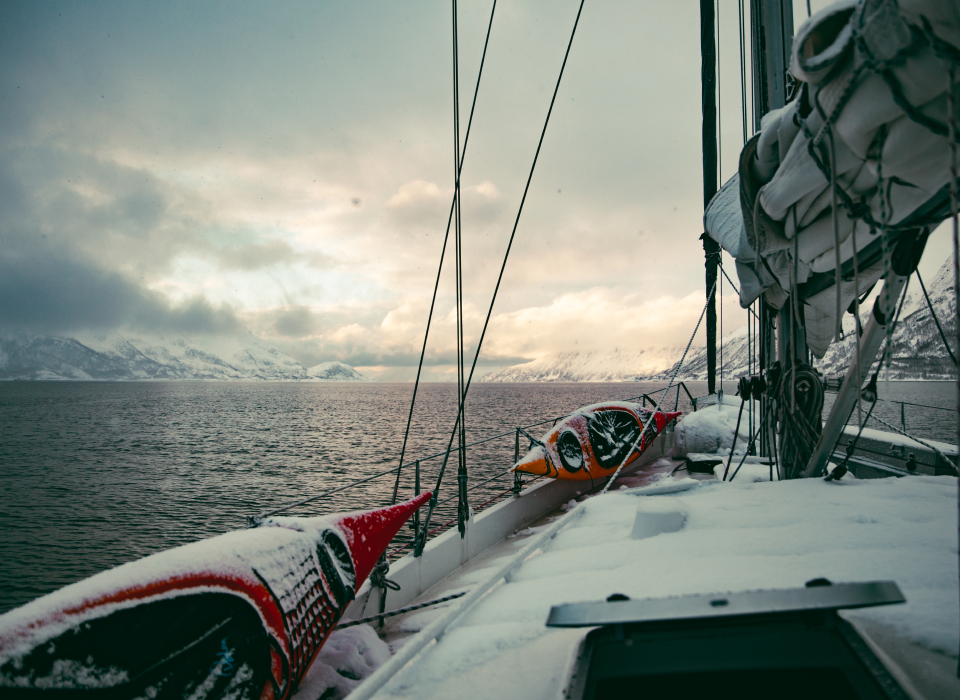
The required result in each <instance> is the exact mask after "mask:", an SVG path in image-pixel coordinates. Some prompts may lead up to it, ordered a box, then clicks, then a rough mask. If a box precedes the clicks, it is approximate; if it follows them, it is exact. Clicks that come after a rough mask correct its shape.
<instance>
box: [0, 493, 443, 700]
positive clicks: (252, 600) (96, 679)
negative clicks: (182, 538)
mask: <svg viewBox="0 0 960 700" xmlns="http://www.w3.org/2000/svg"><path fill="white" fill-rule="evenodd" d="M429 498H430V493H429V492H428V493H424V494H421V495H420V496H418V497H417V498H414V499H412V500H410V501H407V502H405V503H400V504H398V505H395V506H391V507H389V508H380V509H377V510H371V511H364V512H357V513H348V514H345V515H334V516H329V517H322V518H295V517H278V518H268V519H266V520H264V521H263V523H262V524H261V525H260V527H257V528H254V529H249V530H240V531H237V532H230V533H227V534H225V535H220V536H219V537H213V538H211V539H208V540H203V541H201V542H195V543H193V544H188V545H185V546H183V547H178V548H176V549H172V550H169V551H167V552H161V553H159V554H154V555H152V556H149V557H146V558H144V559H141V560H139V561H136V562H131V563H129V564H124V565H123V566H119V567H117V568H115V569H111V570H110V571H105V572H103V573H101V574H98V575H96V576H93V577H91V578H89V579H86V580H85V581H80V582H79V583H75V584H73V585H71V586H67V587H66V588H63V589H61V590H59V591H57V592H55V593H51V594H50V595H47V596H44V597H43V598H39V599H38V600H35V601H33V602H32V603H28V604H27V605H24V606H23V607H21V608H18V609H16V610H12V611H10V612H8V613H6V614H4V615H2V616H0V695H2V696H3V697H5V698H17V697H36V696H37V695H38V694H42V695H44V696H47V695H55V696H57V697H60V696H70V697H73V696H82V697H84V698H93V697H100V696H103V697H107V696H109V697H110V698H149V700H155V699H156V698H167V697H170V698H173V697H176V698H196V699H197V700H201V699H204V700H213V699H214V698H230V699H231V700H243V699H246V700H257V699H261V700H271V699H272V700H284V699H285V698H289V697H290V696H291V695H292V694H293V692H294V691H295V690H296V688H297V686H298V684H299V682H300V680H301V679H302V678H303V677H304V675H305V674H306V672H307V670H308V669H309V668H310V664H311V663H312V662H313V660H314V658H315V657H316V655H317V652H318V651H319V650H320V647H321V646H323V643H324V642H325V641H326V639H327V636H328V635H329V634H330V632H331V631H333V629H334V627H335V626H336V624H337V622H338V621H339V619H340V616H341V615H342V614H343V612H344V611H345V610H346V608H347V606H348V605H349V604H350V602H351V601H352V600H353V599H354V597H355V595H356V593H357V590H358V589H359V588H360V585H361V584H362V583H363V582H364V581H365V580H366V578H367V576H368V575H369V574H370V572H371V571H372V570H373V567H374V565H375V564H376V562H377V559H379V558H380V555H381V554H382V553H383V552H384V550H385V549H386V547H387V545H388V544H389V543H390V540H392V539H393V537H394V535H396V534H397V532H398V531H399V530H400V528H401V526H402V525H403V523H404V522H406V521H407V519H408V518H409V517H410V516H411V515H412V514H413V512H414V511H415V510H416V509H417V508H419V507H420V506H421V505H423V504H424V503H425V502H426V501H427V500H428V499H429Z"/></svg>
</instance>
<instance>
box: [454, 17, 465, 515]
mask: <svg viewBox="0 0 960 700" xmlns="http://www.w3.org/2000/svg"><path fill="white" fill-rule="evenodd" d="M451 4H452V11H451V17H452V21H453V29H452V31H453V135H454V136H453V140H454V157H453V178H454V197H455V198H456V223H455V225H454V260H455V266H454V267H455V275H454V284H455V285H456V294H455V296H456V314H457V324H456V333H457V403H458V404H459V403H460V402H461V401H462V400H463V364H464V348H463V221H462V219H461V200H462V191H461V190H460V187H459V182H458V181H459V179H460V64H459V44H458V34H457V24H458V22H457V0H451ZM465 444H466V439H465V427H464V424H463V422H461V424H460V431H459V447H460V449H459V450H458V452H457V463H458V470H457V471H458V480H459V481H461V482H462V481H463V479H462V478H461V477H462V475H463V471H464V469H465V468H466V449H465V448H464V445H465ZM463 487H464V485H463V484H462V483H461V484H460V489H459V493H460V495H461V501H462V497H463V496H465V494H464V493H463ZM462 506H463V503H462V502H461V503H460V504H459V507H460V508H461V509H462ZM458 515H459V514H458Z"/></svg>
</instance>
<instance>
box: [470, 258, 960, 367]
mask: <svg viewBox="0 0 960 700" xmlns="http://www.w3.org/2000/svg"><path fill="white" fill-rule="evenodd" d="M927 291H928V292H929V293H930V301H931V304H932V305H933V308H934V311H935V312H936V315H937V318H938V319H939V321H940V324H941V325H942V327H943V331H944V334H945V335H946V337H947V340H948V342H949V341H952V340H953V339H954V338H956V328H957V327H956V313H957V311H956V300H955V298H954V294H953V259H952V257H951V258H949V259H948V260H946V261H945V262H944V263H943V265H942V266H941V267H940V269H939V270H938V271H937V275H936V277H935V278H934V280H933V281H932V282H931V283H930V284H928V285H927ZM872 308H873V307H872V305H871V304H865V305H864V307H863V308H862V309H861V314H860V315H861V323H862V324H865V323H866V322H867V320H868V318H869V316H870V313H871V312H872ZM854 326H855V324H854V320H853V317H852V316H850V315H849V314H846V315H845V316H844V321H843V332H844V335H843V338H842V339H841V340H840V342H839V343H834V344H832V345H831V346H830V347H829V348H828V349H827V352H826V354H825V355H824V357H823V358H822V359H820V360H814V363H813V364H814V367H816V368H817V369H818V370H819V371H820V372H821V373H823V374H824V375H825V376H835V375H838V374H844V373H845V372H846V369H847V367H848V366H849V365H850V363H851V362H853V361H855V351H856V343H855V340H856V337H857V336H856V332H855V328H854ZM951 347H952V346H951ZM681 352H682V350H681V349H679V348H663V349H662V350H659V351H644V350H631V349H625V350H624V349H620V348H615V349H613V350H610V351H606V352H603V351H591V352H576V351H573V352H570V351H567V352H555V353H551V354H549V355H545V356H543V357H541V358H538V359H536V360H533V361H531V362H527V363H524V364H520V365H514V366H512V367H506V368H504V369H502V370H500V371H498V372H494V373H491V374H488V375H486V376H484V377H482V378H481V380H480V381H483V382H576V381H595V382H630V381H669V379H670V378H671V377H672V376H673V372H674V370H675V369H676V367H677V363H678V360H677V359H676V358H678V357H679V356H680V354H681ZM644 353H649V354H648V355H647V356H646V357H645V358H644V359H643V360H641V359H640V357H641V356H642V355H644ZM747 355H748V353H747V327H746V324H744V325H742V326H740V327H739V328H737V329H736V330H734V331H733V332H731V333H728V334H727V335H726V336H724V337H723V339H722V340H721V341H720V342H719V343H718V346H717V371H718V373H719V372H720V369H721V367H722V369H723V378H724V379H725V380H727V379H731V380H732V379H737V378H738V377H740V376H743V375H745V374H747V371H748V366H747ZM668 356H669V357H668ZM618 361H619V362H620V365H619V366H618V365H617V362H618ZM721 363H722V364H721ZM883 376H884V377H888V378H889V379H894V380H896V379H900V380H951V379H956V377H957V370H956V368H955V367H954V365H953V361H952V360H951V359H950V357H949V355H948V354H947V351H946V349H945V348H944V346H943V340H942V339H941V337H940V333H939V331H938V330H937V327H936V324H935V322H934V320H933V318H932V316H931V315H930V310H929V309H928V307H927V302H926V300H925V299H924V298H923V292H922V291H921V289H920V285H919V284H918V283H917V282H916V280H915V278H914V279H913V281H912V282H911V284H910V287H909V290H908V295H907V298H906V299H905V300H904V303H903V311H902V312H901V318H900V320H899V322H898V324H897V327H896V330H895V331H894V333H893V338H892V343H891V352H890V357H889V362H888V365H887V369H886V370H885V371H884V375H883ZM677 379H678V380H683V381H704V380H706V379H707V349H706V347H700V348H699V349H697V350H696V351H693V349H692V348H691V353H690V354H689V355H688V357H687V358H686V360H685V361H684V363H683V366H682V367H681V370H680V372H679V373H678V374H677Z"/></svg>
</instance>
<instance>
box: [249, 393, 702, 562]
mask: <svg viewBox="0 0 960 700" xmlns="http://www.w3.org/2000/svg"><path fill="white" fill-rule="evenodd" d="M673 388H676V390H677V391H676V397H675V400H674V410H678V409H679V406H680V392H681V390H682V391H683V392H684V393H685V394H686V396H687V398H688V400H689V402H690V404H691V405H692V407H693V410H694V411H696V410H697V402H698V399H702V398H704V397H702V396H693V395H692V394H691V393H690V390H689V389H688V388H687V386H686V384H685V383H684V382H678V383H676V384H674V385H673V386H666V387H664V388H662V389H657V390H655V391H651V392H646V393H643V394H640V395H638V396H633V397H630V398H627V399H622V400H623V401H632V402H640V403H641V404H642V405H644V406H646V405H648V404H649V405H651V406H653V407H656V405H657V401H656V400H655V399H656V398H657V397H659V395H660V394H662V393H663V392H666V391H669V390H671V389H673ZM664 403H667V402H666V401H664ZM570 415H571V413H565V414H563V415H560V416H557V417H556V418H547V419H545V420H541V421H537V422H535V423H530V424H528V425H523V426H517V427H515V428H513V429H512V430H508V431H505V432H501V433H497V434H495V435H490V436H488V437H485V438H481V439H479V440H475V441H473V442H470V443H467V444H466V445H464V448H469V447H475V446H477V445H482V444H484V443H489V442H492V441H494V440H502V439H503V438H506V437H509V436H511V435H512V436H513V437H514V449H513V463H512V464H511V466H510V467H509V468H507V469H505V470H503V471H500V472H498V473H496V474H495V475H493V476H490V477H488V478H485V479H484V480H482V481H479V482H477V483H475V484H472V485H471V486H470V487H469V488H468V489H467V493H470V492H471V491H474V490H475V489H477V488H480V487H482V486H485V485H487V484H490V483H491V482H493V481H496V480H498V479H503V478H504V477H507V476H508V475H509V474H510V473H511V470H512V469H513V464H516V463H517V461H519V459H520V445H521V436H522V435H524V434H525V433H526V431H528V430H530V429H533V428H538V427H540V426H544V425H547V424H553V425H556V424H557V423H558V422H559V421H561V420H563V419H564V418H566V417H568V416H570ZM460 449H461V448H460V447H459V446H457V447H452V448H451V450H450V454H454V453H457V452H459V451H460ZM446 454H447V451H446V450H443V451H440V452H436V453H434V454H429V455H426V456H424V457H418V458H416V459H414V460H411V461H407V462H404V463H403V464H401V465H398V466H396V467H391V468H390V469H385V470H383V471H381V472H377V473H376V474H371V475H370V476H367V477H364V478H362V479H357V480H356V481H352V482H350V483H348V484H344V485H343V486H338V487H336V488H332V489H329V490H327V491H323V492H322V493H318V494H315V495H313V496H308V497H307V498H303V499H301V500H299V501H296V502H294V503H289V504H287V505H284V506H281V507H279V508H275V509H273V510H270V511H268V512H265V513H262V514H260V515H254V516H248V517H247V526H248V527H256V526H257V525H259V524H260V523H261V522H262V521H263V519H264V518H268V517H271V516H274V515H279V514H280V513H284V512H286V511H289V510H292V509H294V508H297V507H300V506H305V505H307V504H310V503H315V502H316V501H319V500H322V499H324V498H326V497H328V496H332V495H334V494H337V493H341V492H343V491H347V490H349V489H353V488H355V487H358V486H361V485H363V484H367V483H369V482H371V481H374V480H376V479H380V478H382V477H385V476H388V475H390V474H394V475H396V474H397V473H398V472H402V471H403V470H404V469H407V470H412V471H413V476H414V494H415V495H419V494H420V491H421V485H420V477H421V466H422V464H423V463H424V462H428V461H430V460H434V459H438V458H440V457H443V456H445V455H446ZM408 473H409V472H408ZM512 473H513V483H512V484H511V485H510V487H509V488H507V489H505V490H504V491H503V492H501V493H498V494H496V495H495V496H494V497H493V498H491V499H489V500H487V501H485V502H484V503H481V504H478V505H475V506H474V507H473V510H474V512H475V513H476V512H480V511H482V510H483V509H484V508H485V507H487V506H489V505H491V504H493V503H494V502H495V501H497V500H499V499H500V498H502V497H504V496H507V495H513V496H519V495H520V493H521V491H522V490H523V488H524V487H525V486H527V485H529V484H532V483H533V482H535V481H537V480H538V479H540V478H542V477H540V476H534V477H530V478H528V479H526V480H525V481H524V480H523V477H522V475H521V473H520V472H512ZM397 485H399V479H398V480H397ZM396 496H397V493H396V486H395V488H394V500H396ZM458 498H459V492H456V493H452V494H451V495H450V496H448V497H447V498H445V499H443V500H442V501H439V505H444V504H447V503H449V502H451V501H453V500H456V499H458ZM419 520H420V515H419V512H418V513H416V514H415V515H414V517H413V531H414V532H418V531H419V527H420V522H419ZM456 522H457V519H456V518H454V519H452V520H451V521H450V522H446V523H444V524H442V525H439V526H438V527H436V528H432V529H431V530H430V532H429V533H427V534H428V536H432V535H435V534H436V533H438V532H441V531H442V530H444V529H446V528H447V527H449V526H451V525H452V524H455V523H456ZM412 539H413V538H412V535H409V534H407V533H404V532H403V531H401V533H400V534H398V536H397V538H395V543H402V545H403V546H402V547H401V548H400V549H398V550H394V551H393V552H392V553H391V554H396V553H399V551H400V550H402V549H405V548H406V547H407V546H409V544H410V542H411V541H412Z"/></svg>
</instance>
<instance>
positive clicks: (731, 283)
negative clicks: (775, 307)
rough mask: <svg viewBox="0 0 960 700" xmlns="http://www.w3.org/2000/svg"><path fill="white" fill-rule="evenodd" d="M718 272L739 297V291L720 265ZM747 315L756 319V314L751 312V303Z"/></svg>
mask: <svg viewBox="0 0 960 700" xmlns="http://www.w3.org/2000/svg"><path fill="white" fill-rule="evenodd" d="M720 272H722V273H723V276H724V277H726V278H727V282H729V283H730V286H731V287H732V288H733V291H734V292H736V293H737V296H740V290H739V289H738V288H737V285H736V284H735V283H734V281H733V280H732V279H730V275H728V274H727V271H726V270H725V269H724V268H723V264H722V263H721V264H720ZM747 314H748V315H750V316H753V317H754V318H757V312H756V311H754V310H753V304H752V303H751V304H750V306H748V307H747Z"/></svg>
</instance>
